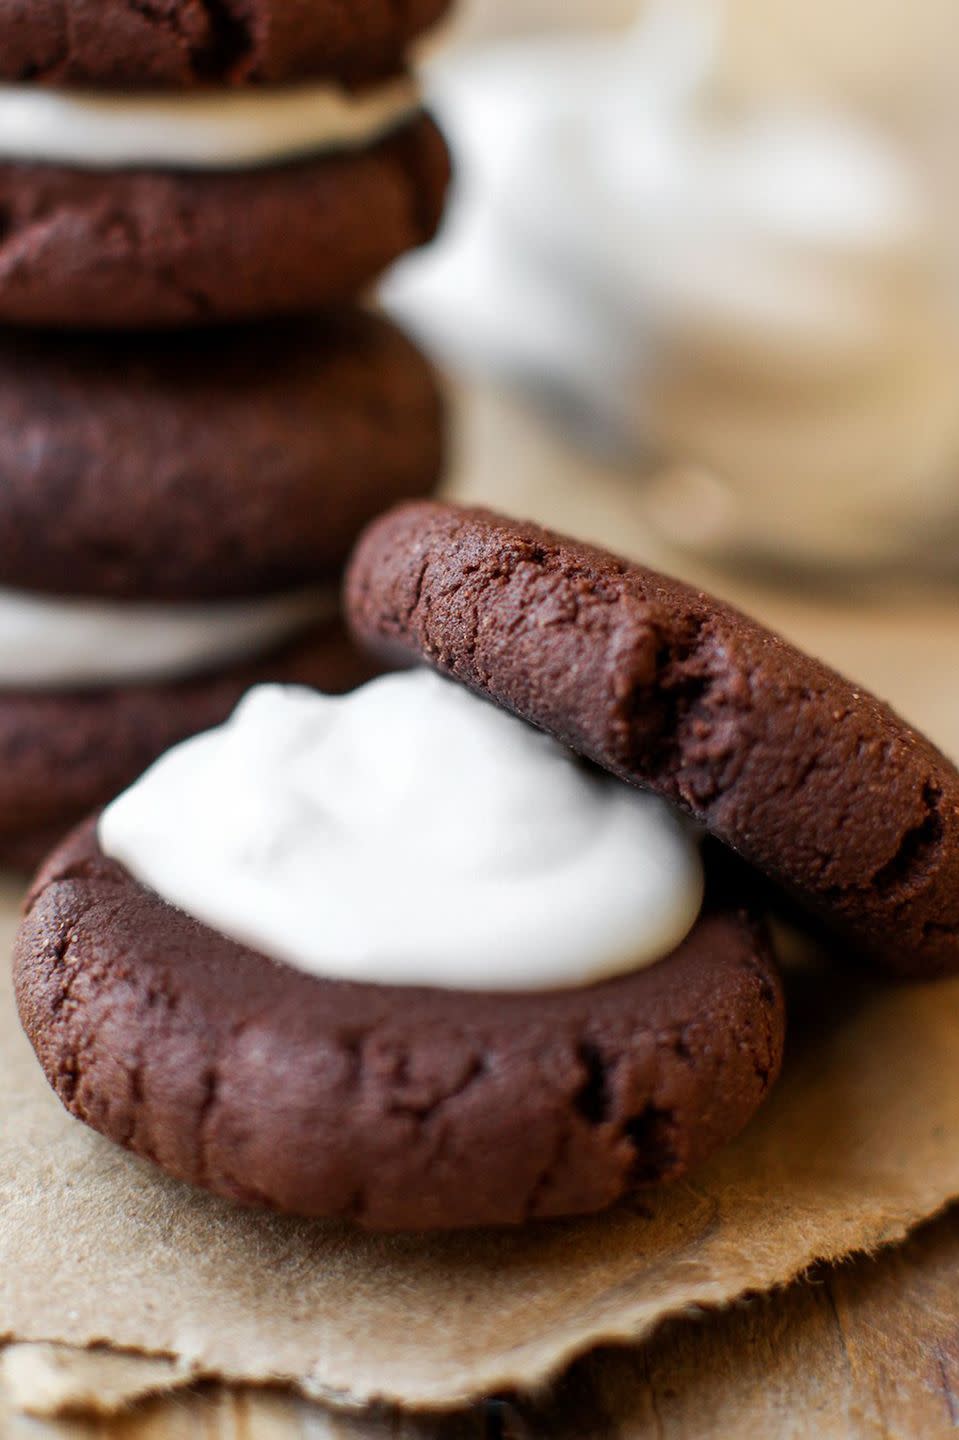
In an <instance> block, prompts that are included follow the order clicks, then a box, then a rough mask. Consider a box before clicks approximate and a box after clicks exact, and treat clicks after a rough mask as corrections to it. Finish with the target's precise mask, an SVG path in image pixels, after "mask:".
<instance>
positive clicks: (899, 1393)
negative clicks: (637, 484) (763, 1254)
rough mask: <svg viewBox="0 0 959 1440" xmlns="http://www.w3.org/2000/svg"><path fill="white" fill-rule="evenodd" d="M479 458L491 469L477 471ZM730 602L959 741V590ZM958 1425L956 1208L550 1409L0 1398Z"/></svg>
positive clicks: (665, 1420)
mask: <svg viewBox="0 0 959 1440" xmlns="http://www.w3.org/2000/svg"><path fill="white" fill-rule="evenodd" d="M465 448H466V452H467V455H466V465H465V472H464V473H461V474H460V476H459V478H458V481H457V488H458V490H459V491H460V493H463V494H466V495H470V496H473V495H476V496H482V498H484V499H489V500H491V501H492V502H494V503H499V504H500V505H501V506H502V507H503V508H507V509H513V510H514V511H515V510H517V509H520V508H521V509H524V510H526V511H527V512H528V513H533V514H537V515H540V514H542V515H548V516H550V517H551V518H552V517H553V516H555V519H556V521H557V523H566V524H568V525H569V527H570V528H574V529H580V530H588V531H590V532H591V533H593V534H595V535H597V536H600V535H604V534H606V533H609V534H622V535H623V536H624V538H622V540H621V544H622V547H623V548H626V547H627V545H628V548H629V549H630V550H631V551H632V552H633V553H636V554H641V553H644V550H645V549H646V546H647V539H646V538H645V537H644V536H643V535H642V534H640V533H639V532H637V533H636V534H635V535H632V534H630V533H629V527H628V526H626V527H625V529H624V528H623V526H622V515H621V502H622V477H621V476H617V475H612V474H606V473H604V471H603V469H602V467H601V466H599V465H597V464H593V465H590V466H589V467H587V468H586V469H584V468H583V462H582V459H581V458H580V459H576V460H573V459H571V458H570V448H569V447H567V446H565V445H561V444H559V443H558V442H557V441H556V439H555V437H553V436H550V435H548V434H547V433H546V431H545V430H544V429H543V428H542V427H530V426H529V425H527V424H526V423H525V421H524V420H523V419H522V418H521V417H518V416H517V415H515V414H513V413H512V412H511V411H510V410H509V407H506V408H505V409H504V407H503V405H502V404H501V403H498V402H495V401H488V402H487V401H483V402H481V403H477V404H474V405H473V406H472V407H471V411H470V414H469V416H468V425H467V435H466V447H465ZM477 455H479V456H481V457H485V462H484V463H483V464H480V465H479V466H478V467H477V465H476V464H475V459H476V456H477ZM519 474H522V475H523V476H524V477H525V481H526V484H525V485H524V486H523V489H522V493H520V491H519V487H518V486H517V485H516V481H517V478H518V475H519ZM584 503H586V504H587V505H588V509H587V510H585V511H582V515H583V522H582V524H580V523H579V521H578V519H577V516H578V515H579V514H580V511H581V507H582V506H583V504H584ZM630 508H631V509H633V510H634V513H635V507H634V504H633V502H631V504H630ZM736 598H739V599H741V601H742V603H746V604H748V606H749V608H753V609H755V608H760V609H761V613H763V614H765V615H766V616H767V618H769V619H770V620H771V622H772V623H774V624H776V625H777V626H781V628H783V629H784V630H786V632H787V633H789V634H792V635H794V636H795V637H796V638H797V639H799V640H800V641H801V642H802V643H804V644H807V645H809V646H810V647H811V648H816V649H820V650H821V652H822V653H823V654H826V655H828V657H829V658H831V659H833V660H834V662H835V663H837V664H839V665H841V666H842V667H843V668H846V669H848V670H849V671H850V673H855V674H857V678H862V679H865V680H867V681H868V680H869V679H870V677H871V676H872V675H873V674H880V673H884V672H883V666H884V665H887V664H888V652H889V649H890V647H894V649H895V653H896V657H897V660H896V675H897V680H898V683H899V684H900V686H901V687H902V694H901V697H900V696H894V697H893V698H894V699H896V700H897V701H899V700H900V698H901V700H902V701H903V702H905V703H907V704H910V703H911V702H912V701H913V700H915V702H916V705H917V707H918V713H917V718H920V717H921V719H922V723H923V724H924V725H926V726H927V728H928V729H929V730H930V732H931V733H932V734H933V736H934V738H937V739H938V740H939V741H940V743H942V744H944V745H947V746H949V744H950V741H953V740H954V737H955V736H956V734H957V733H959V729H957V726H959V681H957V682H956V683H955V684H953V683H952V682H951V680H950V677H949V676H948V674H947V673H946V672H944V671H943V669H942V666H941V660H942V657H943V655H947V654H949V653H950V652H951V653H952V654H955V653H956V652H957V646H959V606H957V604H956V597H955V595H951V596H949V597H945V598H943V599H942V600H941V601H930V600H920V601H919V602H917V603H918V604H919V606H920V610H919V611H918V612H917V614H918V617H919V618H918V620H916V619H915V618H910V616H909V614H908V613H907V614H905V615H902V614H900V611H901V610H902V606H901V605H900V604H899V603H898V602H897V604H896V605H895V606H892V607H891V608H886V609H882V608H880V609H879V610H876V611H872V610H870V609H869V608H868V607H864V608H863V609H862V611H861V612H860V611H858V610H857V609H856V607H855V606H852V607H850V605H849V604H847V603H845V602H844V603H842V604H839V605H838V606H836V607H833V606H832V605H831V604H828V603H826V602H824V600H823V598H822V597H821V596H819V597H814V596H813V597H796V596H792V597H791V596H790V595H789V594H788V593H780V594H778V595H776V594H772V595H770V596H769V597H768V600H763V601H760V599H759V598H755V600H754V597H753V596H752V595H746V596H741V595H739V594H737V595H736ZM937 657H938V662H937ZM930 675H932V676H933V682H934V683H933V682H931V681H930V680H929V678H928V677H929V676H930ZM950 748H952V747H950ZM957 1138H959V1137H957ZM957 1428H959V1208H957V1210H955V1211H953V1212H951V1213H949V1214H946V1215H945V1216H942V1217H940V1218H939V1219H937V1220H934V1221H932V1222H930V1223H929V1224H927V1225H926V1226H925V1227H924V1228H923V1229H921V1230H920V1231H919V1232H917V1233H916V1234H915V1235H914V1236H913V1238H912V1239H911V1240H909V1241H908V1242H907V1243H906V1244H905V1245H904V1246H902V1247H900V1248H898V1249H896V1250H894V1251H889V1252H885V1253H883V1254H881V1255H880V1256H878V1257H876V1258H871V1259H870V1258H859V1259H856V1260H855V1261H851V1262H848V1263H846V1264H845V1265H843V1266H840V1267H838V1268H834V1269H822V1270H821V1271H819V1272H817V1273H815V1274H813V1275H811V1276H810V1277H808V1278H807V1279H805V1280H803V1281H801V1282H797V1283H795V1284H793V1285H792V1286H790V1287H789V1288H788V1289H786V1290H784V1291H782V1292H780V1293H778V1294H774V1295H771V1296H761V1297H757V1298H754V1299H751V1300H748V1301H744V1302H740V1303H739V1304H737V1305H735V1306H733V1307H732V1308H731V1309H729V1310H727V1311H725V1312H722V1313H713V1314H708V1315H699V1316H696V1317H691V1318H684V1319H681V1320H675V1321H672V1322H670V1323H669V1324H668V1325H667V1326H666V1327H665V1329H664V1330H662V1331H661V1332H659V1334H658V1335H656V1336H655V1337H654V1338H653V1340H652V1342H650V1343H649V1344H647V1345H645V1346H643V1347H641V1348H636V1349H632V1350H619V1351H607V1352H602V1353H599V1354H596V1355H593V1356H590V1357H588V1358H586V1359H584V1360H583V1361H581V1362H580V1363H579V1364H577V1365H576V1366H575V1367H574V1368H573V1370H572V1371H571V1372H570V1373H569V1374H568V1375H566V1376H564V1377H562V1379H561V1380H560V1381H559V1382H558V1383H557V1385H556V1386H555V1387H554V1388H553V1390H552V1391H550V1392H549V1393H547V1394H545V1395H543V1396H541V1397H539V1398H537V1399H532V1400H531V1399H522V1398H516V1397H502V1398H500V1399H496V1400H491V1401H488V1402H486V1403H485V1404H483V1405H480V1406H478V1407H477V1408H475V1409H474V1410H472V1411H470V1412H469V1413H468V1414H465V1415H458V1416H453V1417H448V1418H445V1419H415V1418H411V1417H403V1416H399V1415H396V1414H392V1413H381V1414H376V1415H369V1416H362V1417H353V1418H347V1417H343V1416H338V1415H334V1414H331V1413H329V1412H327V1411H325V1410H324V1409H322V1408H320V1407H319V1406H315V1405H312V1404H309V1403H307V1402H304V1401H302V1400H299V1399H297V1398H296V1397H294V1396H292V1395H288V1394H284V1393H281V1392H263V1391H231V1390H228V1389H226V1388H216V1387H205V1388H201V1389H198V1390H196V1391H185V1392H184V1391H180V1392H177V1393H176V1394H175V1395H173V1396H171V1397H169V1398H167V1399H162V1400H158V1401H153V1402H149V1403H145V1404H143V1405H141V1406H139V1407H137V1408H136V1409H135V1410H134V1411H132V1412H130V1413H128V1414H126V1415H124V1416H122V1417H120V1418H117V1419H114V1420H110V1421H91V1420H74V1421H56V1422H53V1421H40V1420H32V1419H27V1418H25V1417H23V1416H20V1415H16V1414H13V1413H11V1412H9V1411H8V1412H7V1413H6V1414H4V1413H3V1412H2V1399H0V1433H2V1434H4V1435H10V1436H12V1437H14V1440H27V1437H32V1440H48V1437H50V1440H52V1437H62V1436H75V1437H78V1440H86V1437H93V1436H98V1437H111V1440H114V1437H116V1440H154V1437H158V1436H170V1437H174V1440H181V1437H182V1440H201V1437H203V1440H294V1437H297V1440H307V1437H309V1440H387V1437H391V1440H524V1437H543V1440H614V1437H615V1440H638V1437H646V1436H653V1437H663V1440H673V1437H676V1440H680V1437H682V1440H692V1437H707V1436H716V1437H720V1436H722V1437H729V1436H739V1435H743V1436H748V1437H762V1440H780V1437H782V1440H785V1437H810V1440H813V1437H815V1440H832V1437H846V1436H855V1437H860V1436H861V1437H870V1440H871V1437H880V1436H902V1437H913V1436H920V1437H923V1440H926V1437H929V1440H935V1437H937V1436H940V1435H941V1436H946V1435H951V1434H953V1432H954V1431H955V1430H956V1429H957Z"/></svg>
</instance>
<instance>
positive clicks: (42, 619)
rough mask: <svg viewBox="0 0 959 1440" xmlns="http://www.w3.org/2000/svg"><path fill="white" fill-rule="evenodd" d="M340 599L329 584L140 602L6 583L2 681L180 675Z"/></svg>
mask: <svg viewBox="0 0 959 1440" xmlns="http://www.w3.org/2000/svg"><path fill="white" fill-rule="evenodd" d="M336 609H337V597H336V595H335V593H333V592H331V591H328V590H299V591H296V592H292V593H289V594H285V595H271V596H268V597H266V598H262V599H255V600H229V601H220V602H218V603H215V604H200V605H198V604H189V605H183V604H173V605H141V604H128V603H126V602H123V601H100V600H81V599H76V598H64V597H60V596H56V597H53V596H48V595H40V594H36V595H35V594H32V593H30V592H28V591H26V590H2V589H0V689H8V690H9V689H16V690H26V689H34V688H36V689H56V690H65V689H69V688H71V687H80V686H102V685H112V684H123V683H125V682H126V683H133V682H137V681H146V680H170V679H177V678H179V677H180V676H184V675H190V674H194V673H198V672H202V671H204V670H211V669H218V668H220V667H221V666H223V665H226V664H229V663H230V662H231V661H234V660H240V659H244V658H246V657H248V656H252V655H255V654H257V653H258V652H259V651H262V650H267V649H269V648H270V647H271V646H272V645H275V644H277V643H279V642H280V641H282V640H284V639H286V638H287V637H288V636H291V635H293V634H295V633H296V631H297V630H300V629H302V628H303V627H304V626H306V625H309V624H310V623H311V622H313V621H319V620H322V619H326V618H328V617H331V616H333V615H334V614H335V613H336Z"/></svg>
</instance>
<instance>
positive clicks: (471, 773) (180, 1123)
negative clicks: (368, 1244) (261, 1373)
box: [15, 668, 784, 1229]
mask: <svg viewBox="0 0 959 1440" xmlns="http://www.w3.org/2000/svg"><path fill="white" fill-rule="evenodd" d="M708 870H709V867H708V866H707V881H706V893H705V899H704V890H703V864H702V861H701V859H700V856H699V848H698V842H697V838H696V836H695V835H694V834H692V833H690V832H689V830H688V829H687V827H686V826H685V825H684V823H683V822H682V821H681V820H680V819H679V818H678V817H677V816H676V815H674V814H673V812H672V811H671V809H670V807H669V806H668V805H666V804H665V803H664V802H662V801H660V800H659V799H657V798H656V797H653V796H649V795H641V794H639V793H637V792H636V791H635V790H633V789H631V788H630V787H629V786H626V785H624V784H623V783H622V782H621V781H619V780H618V779H616V778H614V777H611V776H609V775H606V774H603V773H601V772H599V771H597V770H593V769H592V768H590V767H586V766H584V765H582V764H581V763H580V762H578V761H577V759H576V757H575V756H574V755H573V754H571V753H570V752H569V751H566V750H565V749H564V748H563V747H562V746H560V745H558V744H556V743H555V742H553V741H551V740H547V739H546V738H544V737H542V736H541V735H539V734H538V733H537V732H536V731H535V730H534V729H533V728H532V727H530V726H527V725H525V724H523V723H522V722H521V721H518V720H516V719H515V718H513V717H512V716H509V715H507V714H505V713H504V712H503V711H501V710H499V709H498V708H496V707H494V706H492V705H489V704H486V703H484V702H483V701H482V700H479V699H477V698H476V697H474V696H471V695H470V694H469V693H468V692H467V691H466V690H464V689H462V688H461V687H458V686H455V685H452V684H449V683H448V682H444V681H441V680H439V679H437V678H436V677H435V676H433V675H431V674H430V673H429V672H428V671H426V670H425V669H422V668H420V669H418V670H415V671H410V672H407V673H405V674H401V675H395V676H389V677H385V678H382V679H379V680H376V681H374V682H372V683H371V684H369V685H367V686H365V687H362V688H360V689H358V690H355V691H354V692H353V693H352V694H351V695H349V696H346V697H344V698H343V699H339V700H334V699H330V698H329V697H326V696H321V695H315V694H310V693H309V692H306V691H302V690H297V689H282V688H277V687H272V686H271V687H266V688H261V689H259V690H256V691H254V692H252V694H251V695H249V696H247V698H246V699H245V700H244V701H243V702H242V704H241V706H240V707H239V709H238V710H237V712H236V713H235V715H234V716H233V718H232V719H231V720H230V721H229V722H228V724H227V725H225V726H223V727H221V729H219V730H215V731H212V732H210V733H208V734H205V735H200V736H197V737H194V739H192V740H190V741H188V742H186V743H185V744H183V745H181V746H178V747H177V748H176V749H174V750H173V751H171V752H170V753H169V754H167V755H166V756H164V757H163V758H162V759H161V760H160V761H158V762H157V764H156V766H154V767H153V768H152V769H151V770H150V771H148V772H147V773H146V775H144V776H143V777H142V778H141V779H140V780H139V781H138V782H137V783H136V784H135V785H134V786H133V787H132V788H131V789H130V790H129V791H127V792H126V793H125V794H124V795H122V796H121V797H120V798H119V799H118V800H117V801H115V802H114V803H113V804H111V805H110V806H109V807H108V808H107V810H106V811H105V812H104V813H103V815H102V816H101V817H100V820H99V822H98V823H96V824H94V823H93V822H90V823H88V824H87V825H86V826H85V827H83V828H82V829H81V830H80V831H78V832H77V834H76V835H75V836H74V837H72V838H71V839H70V840H69V841H67V842H66V843H65V844H64V845H63V846H62V847H61V848H60V849H59V851H57V852H56V853H55V854H54V855H53V856H52V857H51V858H50V860H49V861H48V862H47V864H46V865H45V866H44V867H43V870H42V872H41V874H40V875H39V877H38V879H37V881H36V882H35V885H34V887H33V891H32V894H31V897H30V899H29V901H28V904H27V910H26V916H25V919H24V922H23V926H22V928H21V931H20V935H19V938H18V942H17V948H16V962H15V981H16V990H17V998H18V1004H19V1007H20V1013H21V1017H22V1020H23V1024H24V1027H25V1029H26V1031H27V1034H28V1035H29V1037H30V1040H31V1042H32V1044H33V1046H34V1049H35V1050H36V1052H37V1055H38V1057H39V1059H40V1061H41V1064H42V1065H43V1068H44V1070H45V1072H46V1074H47V1076H48V1078H49V1080H50V1082H51V1084H52V1085H53V1087H54V1089H55V1090H56V1092H57V1094H58V1095H59V1096H60V1098H61V1099H62V1101H63V1102H64V1104H65V1105H66V1106H67V1107H68V1109H70V1111H71V1112H72V1113H73V1114H74V1115H76V1116H77V1117H78V1118H80V1119H82V1120H84V1121H85V1122H87V1123H88V1124H90V1125H92V1126H93V1127H94V1128H96V1129H98V1130H100V1131H102V1132H103V1133H104V1134H105V1135H107V1136H109V1137H110V1138H111V1139H113V1140H116V1141H118V1142H119V1143H121V1144H123V1145H125V1146H127V1148H129V1149H131V1150H133V1151H135V1152H136V1153H137V1154H139V1155H142V1156H144V1157H146V1158H148V1159H151V1160H153V1161H155V1162H156V1163H157V1164H159V1165H161V1166H162V1167H163V1168H164V1169H166V1170H168V1171H169V1172H170V1173H171V1174H173V1175H175V1176H177V1177H179V1178H182V1179H185V1180H188V1181H190V1182H192V1183H194V1184H198V1185H203V1186H206V1187H207V1188H209V1189H212V1190H214V1191H216V1192H217V1193H219V1194H221V1195H225V1196H227V1197H229V1198H231V1199H233V1200H237V1201H240V1202H242V1203H246V1204H257V1205H265V1206H268V1207H270V1208H274V1209H277V1210H281V1211H288V1212H292V1213H296V1214H301V1215H306V1216H325V1217H335V1218H342V1219H349V1220H353V1221H356V1222H358V1223H360V1224H362V1225H366V1226H369V1227H372V1228H379V1229H421V1228H438V1229H448V1228H453V1227H459V1226H467V1225H493V1224H514V1223H518V1222H520V1221H523V1220H527V1219H531V1218H537V1217H548V1216H560V1215H571V1214H582V1213H589V1212H594V1211H597V1210H601V1209H603V1208H605V1207H607V1206H609V1205H612V1204H613V1203H615V1202H616V1201H617V1200H618V1199H620V1198H621V1197H622V1196H624V1195H626V1194H628V1193H629V1192H630V1191H631V1190H633V1189H635V1187H636V1186H638V1185H642V1184H648V1183H651V1182H655V1181H665V1180H673V1179H676V1178H677V1177H679V1176H680V1175H682V1174H684V1173H686V1172H687V1171H688V1170H689V1168H690V1167H692V1166H694V1165H696V1164H699V1163H701V1162H702V1161H703V1160H704V1159H706V1158H707V1157H708V1156H709V1155H710V1154H711V1153H712V1152H713V1151H715V1150H716V1148H717V1147H718V1146H720V1145H721V1144H723V1143H724V1142H725V1141H727V1140H728V1139H730V1138H731V1137H732V1136H733V1135H735V1134H736V1133H737V1131H739V1130H740V1129H741V1128H742V1126H743V1125H744V1124H745V1123H746V1122H747V1121H748V1120H749V1118H750V1116H751V1115H752V1114H753V1113H754V1111H755V1110H756V1108H757V1107H758V1106H759V1104H760V1103H761V1102H762V1100H763V1098H764V1097H765V1095H766V1094H767V1092H768V1090H769V1088H770V1086H771V1085H772V1083H773V1082H774V1080H775V1078H776V1075H777V1073H778V1069H779V1065H780V1060H781V1055H782V1047H783V1034H784V1012H783V1001H782V994H781V991H780V986H779V982H778V978H777V975H776V970H775V966H774V964H773V961H772V958H771V955H770V951H769V946H768V941H767V938H766V935H765V932H764V929H763V927H762V925H761V923H760V922H759V921H758V920H757V919H756V918H755V916H753V915H752V914H751V913H750V912H749V909H748V908H747V907H746V906H745V905H744V904H742V903H741V902H740V901H738V900H737V898H736V896H735V894H734V893H733V890H732V889H731V887H729V886H728V885H725V884H724V885H723V887H722V893H712V892H711V890H710V886H709V881H708ZM66 993H69V996H70V1004H69V1005H64V1004H63V1003H62V1001H63V996H64V995H65V994H66Z"/></svg>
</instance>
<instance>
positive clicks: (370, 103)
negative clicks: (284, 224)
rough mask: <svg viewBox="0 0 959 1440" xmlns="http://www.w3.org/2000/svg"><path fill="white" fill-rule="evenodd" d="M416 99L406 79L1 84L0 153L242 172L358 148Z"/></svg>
mask: <svg viewBox="0 0 959 1440" xmlns="http://www.w3.org/2000/svg"><path fill="white" fill-rule="evenodd" d="M419 103H420V96H419V90H418V88H417V86H416V84H415V82H414V81H412V80H410V79H408V78H405V77H404V78H401V79H399V80H393V81H391V82H389V83H387V84H384V85H380V86H377V87H376V88H375V89H373V90H365V91H362V92H360V93H353V92H351V91H348V90H344V89H343V88H342V87H341V86H338V85H336V84H332V83H329V82H327V83H325V84H319V85H303V86H293V87H283V88H279V89H275V90H227V89H221V90H214V91H204V92H201V93H200V94H196V95H194V94H192V93H191V94H186V95H180V94H172V95H164V94H118V95H110V94H105V93H94V92H87V91H70V90H48V89H45V88H44V87H43V86H37V85H0V156H2V157H3V158H4V159H7V160H21V161H35V162H38V163H41V164H59V165H75V166H79V167H82V168H84V169H110V170H115V169H121V168H123V167H132V166H145V167H151V166H152V167H170V168H175V169H179V170H190V169H196V170H208V169H209V170H230V169H245V168H252V167H254V166H258V165H267V164H274V163H277V162H281V161H285V160H295V159H298V158H302V157H304V156H306V155H312V154H317V153H322V152H324V151H333V150H344V149H360V148H361V147H363V146H365V145H368V144H370V143H371V142H372V141H374V140H376V139H378V138H379V137H380V136H381V135H383V134H385V133H386V132H387V131H389V130H391V129H393V128H394V127H395V126H397V125H399V124H400V123H401V121H403V120H404V119H406V118H407V117H408V116H410V115H412V114H413V113H414V112H415V111H416V110H417V109H418V107H419Z"/></svg>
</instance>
